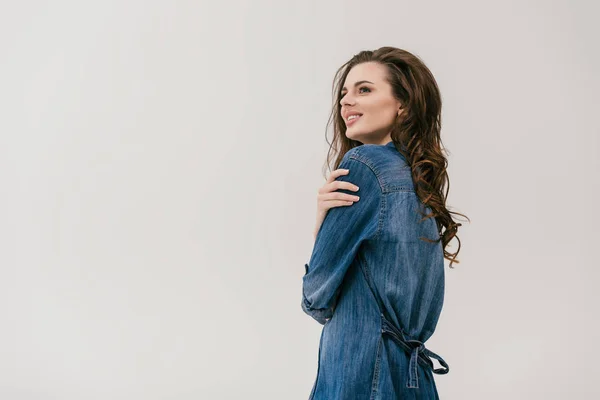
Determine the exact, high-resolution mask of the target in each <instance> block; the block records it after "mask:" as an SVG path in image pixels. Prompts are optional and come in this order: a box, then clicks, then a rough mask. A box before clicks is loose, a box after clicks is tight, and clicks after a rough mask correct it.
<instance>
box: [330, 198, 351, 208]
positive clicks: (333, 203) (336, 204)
mask: <svg viewBox="0 0 600 400" xmlns="http://www.w3.org/2000/svg"><path fill="white" fill-rule="evenodd" d="M352 204H354V202H352V201H344V200H329V201H328V202H327V207H328V208H333V207H341V206H351V205H352Z"/></svg>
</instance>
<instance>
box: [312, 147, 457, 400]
mask: <svg viewBox="0 0 600 400" xmlns="http://www.w3.org/2000/svg"><path fill="white" fill-rule="evenodd" d="M339 168H347V169H349V170H350V171H349V173H348V174H347V175H342V176H340V177H338V178H337V180H341V181H348V182H352V183H353V184H355V185H357V186H358V187H359V190H358V191H357V192H353V191H349V190H345V189H340V190H339V191H341V192H344V193H349V194H356V195H358V196H360V200H359V201H357V202H355V203H354V204H352V205H351V206H342V207H335V208H332V209H330V210H329V211H328V212H327V214H326V216H325V219H324V221H323V224H322V225H321V228H320V229H319V232H318V233H317V237H316V240H315V244H314V247H313V251H312V255H311V257H310V260H309V262H308V264H305V274H304V276H303V278H302V309H303V310H304V312H305V313H307V314H308V315H310V316H311V317H313V318H314V319H315V320H316V321H318V322H319V323H320V324H322V325H323V330H322V332H321V338H320V342H319V353H318V354H319V355H318V366H317V376H316V379H315V382H314V385H313V388H312V391H311V393H310V397H309V398H310V399H314V400H317V399H319V400H321V399H325V400H346V399H352V400H362V399H365V400H373V399H384V400H386V399H439V397H438V393H437V389H436V385H435V382H434V378H433V374H434V373H435V374H445V373H447V372H448V370H449V369H448V364H446V362H445V361H444V360H443V359H442V358H441V357H439V356H438V355H437V354H435V353H433V352H432V351H430V350H429V349H427V348H426V347H425V345H424V343H425V342H426V341H427V339H429V337H431V335H432V334H433V332H434V330H435V327H436V324H437V322H438V318H439V315H440V313H441V310H442V305H443V301H444V258H443V251H442V244H441V242H437V243H427V242H425V241H422V240H420V239H419V237H421V236H425V237H427V238H429V239H433V240H437V239H438V238H439V234H438V231H437V226H436V223H435V220H434V219H433V218H428V219H426V220H424V221H422V222H420V219H421V218H422V216H421V215H420V214H419V210H420V211H421V212H423V213H430V212H431V209H430V208H429V207H427V206H425V204H424V203H422V202H421V201H420V200H419V198H418V197H417V195H416V193H415V192H414V186H413V183H412V177H411V171H410V167H409V166H408V164H407V162H406V160H405V158H404V157H403V156H402V155H401V154H400V152H398V151H397V150H396V147H395V146H394V144H393V142H389V143H388V144H386V145H374V144H365V145H362V146H358V147H355V148H353V149H351V150H350V151H348V152H347V153H346V154H345V155H344V158H343V160H342V162H341V164H340V166H339ZM431 358H434V359H437V360H438V362H439V363H440V364H441V365H442V366H443V367H442V368H437V369H435V368H434V366H433V361H432V360H431Z"/></svg>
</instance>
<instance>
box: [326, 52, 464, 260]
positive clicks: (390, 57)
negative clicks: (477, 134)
mask: <svg viewBox="0 0 600 400" xmlns="http://www.w3.org/2000/svg"><path fill="white" fill-rule="evenodd" d="M365 62H377V63H380V64H382V65H383V66H385V67H386V71H387V77H386V78H387V81H388V82H389V83H390V85H391V86H392V91H393V93H394V96H395V97H396V98H397V99H398V100H399V101H400V102H401V104H402V109H403V112H402V113H401V115H400V116H398V118H397V119H396V121H395V123H394V125H393V127H392V130H391V137H392V140H393V141H394V144H395V146H396V149H398V151H399V152H400V153H401V154H402V155H403V156H404V157H405V158H406V160H407V162H408V164H409V165H410V167H411V173H412V180H413V184H414V187H415V192H416V194H417V196H418V198H419V199H420V201H421V203H423V204H425V205H426V206H428V207H429V208H430V209H431V210H432V212H431V213H430V214H424V213H421V215H423V216H424V218H423V219H422V221H423V220H425V219H427V218H431V217H433V218H435V221H436V224H437V228H438V232H439V236H440V237H439V239H438V240H431V239H428V238H423V237H421V239H422V240H424V241H427V242H430V243H432V242H439V241H440V240H441V241H442V248H443V251H444V258H445V259H447V260H450V268H452V263H454V262H456V263H457V264H458V263H460V261H458V260H457V259H456V256H457V255H458V253H459V251H460V239H459V238H458V236H457V232H458V227H459V226H461V225H462V224H460V223H456V222H455V221H454V220H453V219H452V216H451V215H450V214H456V215H461V216H463V217H465V218H467V220H468V221H469V222H470V220H469V218H468V217H467V216H466V215H464V214H461V213H456V212H453V211H449V210H448V208H447V207H446V200H447V198H448V191H449V190H450V181H449V179H448V173H447V166H448V161H447V159H446V157H445V155H444V154H445V153H447V152H446V150H445V149H444V148H443V145H442V140H441V137H440V131H441V110H442V100H441V96H440V91H439V88H438V85H437V83H436V81H435V79H434V77H433V74H432V73H431V71H430V70H429V69H428V68H427V67H426V66H425V64H424V63H423V61H421V60H420V59H419V58H418V57H417V56H415V55H413V54H411V53H409V52H408V51H406V50H402V49H398V48H395V47H389V46H386V47H381V48H379V49H377V50H374V51H369V50H366V51H361V52H360V53H358V54H356V55H355V56H353V57H352V58H351V59H350V60H349V61H347V62H346V63H345V64H344V65H342V66H341V67H340V68H339V69H338V70H337V72H336V74H335V78H334V82H333V98H334V104H333V107H332V112H331V115H330V117H329V120H328V122H327V127H329V125H330V123H331V120H332V119H333V121H334V132H333V141H332V142H331V143H329V141H328V140H327V133H326V140H327V143H328V144H329V151H328V153H327V165H330V163H331V160H332V156H331V150H332V148H334V147H335V149H336V155H335V163H334V169H337V168H338V167H339V165H340V163H341V161H342V158H343V157H344V154H345V153H346V152H347V151H348V150H350V149H352V148H354V147H357V146H360V145H362V143H360V142H358V141H355V140H352V139H349V138H348V137H347V136H346V124H345V122H344V120H343V118H342V116H341V104H340V101H341V98H342V94H341V88H342V87H343V84H344V82H345V80H346V77H347V76H348V73H349V72H350V70H351V69H352V68H353V67H354V66H356V65H358V64H361V63H365ZM454 237H456V240H457V241H458V249H457V250H456V252H455V253H450V252H448V251H447V250H446V246H447V245H448V243H449V242H450V240H452V238H454Z"/></svg>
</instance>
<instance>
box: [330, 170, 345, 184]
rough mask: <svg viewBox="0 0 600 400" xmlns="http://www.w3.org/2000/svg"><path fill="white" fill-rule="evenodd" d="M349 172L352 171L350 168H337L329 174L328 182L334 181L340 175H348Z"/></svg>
mask: <svg viewBox="0 0 600 400" xmlns="http://www.w3.org/2000/svg"><path fill="white" fill-rule="evenodd" d="M348 172H350V170H348V169H345V168H338V169H336V170H335V171H333V172H332V173H331V174H330V175H329V178H327V183H331V182H333V181H334V180H335V178H337V177H338V176H341V175H347V174H348Z"/></svg>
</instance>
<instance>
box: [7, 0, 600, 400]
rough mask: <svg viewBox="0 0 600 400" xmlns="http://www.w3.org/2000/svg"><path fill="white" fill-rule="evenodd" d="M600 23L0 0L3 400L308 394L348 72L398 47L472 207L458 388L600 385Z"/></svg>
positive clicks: (451, 315) (375, 8)
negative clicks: (313, 288) (436, 105)
mask: <svg viewBox="0 0 600 400" xmlns="http://www.w3.org/2000/svg"><path fill="white" fill-rule="evenodd" d="M598 11H599V10H598V6H597V5H596V4H595V3H594V2H592V1H575V2H574V1H569V2H567V1H566V0H565V1H552V2H547V1H503V2H489V1H483V2H482V1H459V2H442V1H437V2H408V1H373V2H364V1H343V2H342V1H335V2H333V1H310V0H308V1H307V0H304V1H294V2H290V1H274V0H273V1H264V0H263V1H246V2H244V1H235V2H221V3H218V2H200V1H169V2H167V1H106V0H105V1H102V2H100V1H96V2H90V1H88V2H83V1H70V2H68V1H55V2H41V1H39V2H27V1H24V2H9V1H2V3H1V9H0V46H1V48H0V107H1V108H0V109H1V110H2V115H1V118H0V135H1V136H0V187H1V190H2V192H1V193H0V207H1V208H0V209H1V214H0V218H1V219H0V239H1V240H0V243H1V248H0V268H1V270H0V274H1V275H0V398H2V399H7V400H21V399H65V400H66V399H69V400H70V399H78V400H79V399H127V400H129V399H140V400H153V399H290V400H293V399H306V398H307V397H308V394H309V392H310V389H311V387H312V384H313V381H314V378H315V374H316V366H317V363H316V362H317V350H318V340H319V335H320V331H321V326H320V325H319V324H318V323H317V322H316V321H314V320H312V319H311V318H310V317H308V316H307V315H305V314H304V313H303V312H302V310H301V307H300V301H301V283H302V280H301V278H302V275H303V274H304V263H305V262H307V261H308V257H309V256H310V252H311V250H312V243H313V242H312V233H313V227H314V220H315V211H316V193H317V189H318V187H320V186H321V185H322V184H323V183H324V178H323V171H322V166H323V162H324V160H325V155H326V150H327V143H326V141H325V128H326V122H327V117H328V116H329V112H330V106H331V101H332V99H331V85H332V79H333V74H334V72H335V70H336V69H337V68H338V67H339V66H340V65H341V64H343V63H344V62H345V61H347V60H348V59H349V58H351V57H352V56H353V55H354V54H356V53H358V52H359V51H361V50H366V49H376V48H378V47H381V46H395V47H400V48H403V49H405V50H408V51H411V52H413V53H414V54H416V55H418V56H419V57H421V58H422V59H423V60H424V61H425V63H426V64H427V65H428V67H429V68H430V69H431V70H432V72H433V74H434V76H435V77H436V79H437V82H438V84H439V86H440V89H441V92H442V98H443V102H444V107H443V114H442V122H443V129H442V139H443V141H444V144H445V146H446V148H447V149H448V151H449V153H450V155H449V176H450V183H451V184H450V196H449V198H448V202H447V205H448V206H449V207H450V209H451V210H452V211H457V212H461V213H465V214H467V215H468V216H469V217H470V218H471V223H468V222H467V223H463V226H462V227H461V229H460V230H459V238H460V239H461V245H462V247H461V251H460V253H459V260H460V261H461V263H460V264H455V266H456V268H455V269H453V270H450V269H448V267H446V268H447V274H446V277H447V282H446V288H447V289H446V300H445V304H444V309H443V312H442V316H441V318H440V321H439V324H438V329H437V331H436V333H435V334H434V335H433V337H432V338H431V339H430V340H429V341H428V344H427V346H428V348H430V349H432V350H433V351H435V352H436V353H438V354H440V355H441V356H442V357H443V358H444V359H445V360H446V361H447V362H448V363H449V365H450V373H449V374H448V375H444V376H439V375H436V376H435V377H436V382H437V386H438V391H439V393H440V397H441V398H442V399H461V400H467V399H474V400H481V399H486V400H495V399H502V400H505V399H527V400H530V399H544V400H553V399H561V400H563V399H567V398H568V399H582V398H586V399H590V398H595V397H598V396H600V388H599V386H598V385H597V382H596V378H597V376H598V372H600V371H599V368H598V366H597V365H594V364H595V363H596V364H597V362H595V356H597V355H598V350H599V346H598V341H597V338H598V337H600V328H599V325H598V322H597V316H598V306H599V301H598V300H599V296H598V293H597V287H598V278H599V276H600V273H599V272H598V271H599V266H600V263H599V262H598V255H597V251H598V239H600V237H599V234H598V233H597V232H598V231H597V228H598V223H599V222H600V220H599V217H598V207H597V205H598V204H600V195H599V193H600V182H599V181H600V179H599V177H598V176H599V174H598V172H599V171H600V165H599V164H600V163H599V161H598V160H599V147H600V146H599V135H600V129H599V128H598V121H597V120H598V108H599V106H600V102H599V100H598V93H599V92H600V79H599V78H598V71H599V70H600V57H599V51H598V40H597V38H598V37H599V36H600V32H599V29H598V25H597V15H598ZM456 247H457V242H456V241H453V242H452V246H451V247H450V249H449V250H451V251H455V249H456ZM447 264H448V262H447ZM447 264H446V265H447ZM436 365H437V364H436Z"/></svg>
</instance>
